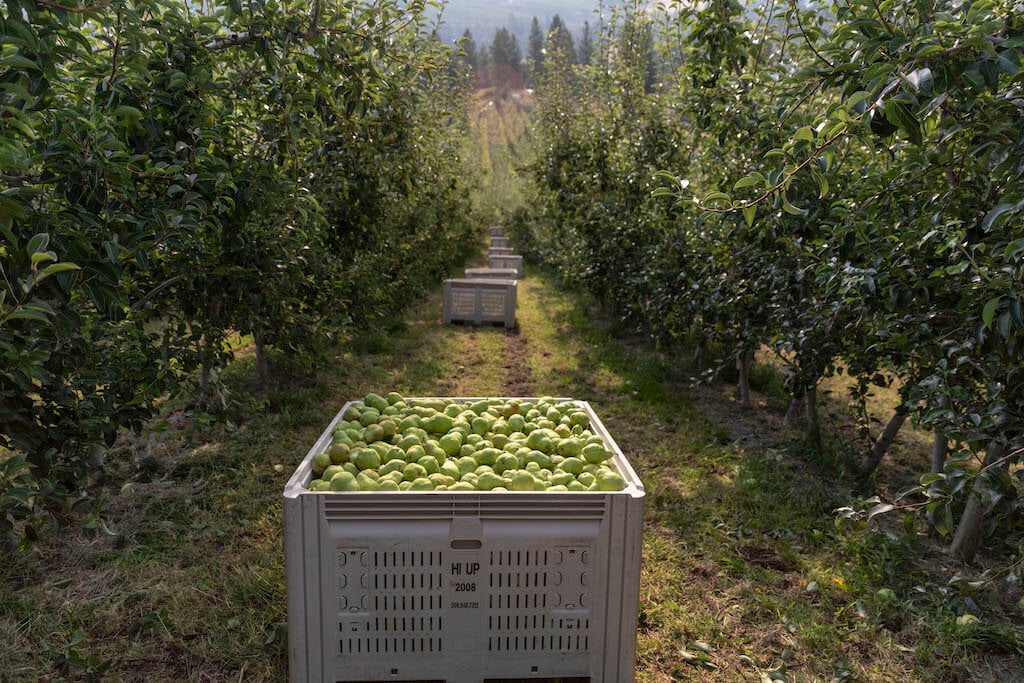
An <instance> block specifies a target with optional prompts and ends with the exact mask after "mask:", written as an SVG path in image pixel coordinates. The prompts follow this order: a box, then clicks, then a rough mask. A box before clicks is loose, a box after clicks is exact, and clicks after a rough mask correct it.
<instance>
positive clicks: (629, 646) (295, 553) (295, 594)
mask: <svg viewBox="0 0 1024 683" xmlns="http://www.w3.org/2000/svg"><path fill="white" fill-rule="evenodd" d="M438 398H442V399H443V400H449V399H450V400H454V401H457V402H460V403H463V402H466V403H468V402H475V401H480V400H490V399H496V398H501V399H502V400H521V401H537V400H539V397H483V396H481V397H457V398H456V397H449V398H444V397H416V398H408V399H406V400H408V401H412V400H437V399H438ZM553 400H554V401H557V402H559V403H563V402H572V403H574V404H575V405H577V406H579V407H581V408H583V409H584V410H585V411H586V412H587V414H588V416H589V417H590V420H591V431H592V432H593V433H595V434H598V435H600V436H601V438H602V439H603V440H604V441H605V443H606V445H607V446H608V448H609V450H611V451H612V453H613V462H614V463H615V466H616V468H617V470H618V471H619V473H620V474H621V475H622V477H623V480H624V481H625V483H626V488H625V489H623V490H622V491H616V492H600V491H594V492H591V491H580V492H556V493H546V492H516V491H508V492H498V493H494V492H481V491H422V492H396V493H380V492H362V491H359V492H346V493H342V492H312V491H309V490H308V489H307V488H306V487H307V486H308V484H309V482H310V481H311V480H312V477H313V473H312V458H313V456H314V455H315V454H317V453H319V452H322V451H323V450H324V449H326V448H327V446H328V444H329V443H330V442H331V437H332V434H333V430H334V428H335V427H336V426H337V424H338V422H340V421H341V419H342V416H343V415H344V413H345V411H346V410H347V409H348V408H349V407H350V406H351V405H353V403H355V401H349V402H347V403H345V405H344V406H342V408H341V410H339V411H338V413H337V415H335V417H334V419H333V420H331V422H330V424H329V425H328V426H327V428H326V429H325V430H324V432H323V433H322V434H321V436H320V438H319V439H317V441H316V442H315V443H314V445H313V446H312V447H311V448H310V449H309V451H308V452H307V454H306V456H305V458H303V460H302V462H301V463H300V464H299V466H298V468H297V469H296V471H295V472H294V473H293V474H292V476H291V478H290V479H289V480H288V483H287V484H286V486H285V490H284V495H283V501H282V502H283V503H284V513H285V557H286V571H287V585H288V593H287V604H288V615H289V628H288V639H289V680H290V681H291V682H292V683H299V682H302V681H305V682H314V681H317V682H323V683H327V681H331V683H333V677H332V678H323V677H322V672H321V671H319V670H317V669H315V668H311V660H310V650H311V649H312V650H314V651H317V650H318V648H320V647H324V645H323V644H322V643H321V641H320V636H319V633H318V631H313V632H310V631H309V623H308V620H309V617H308V616H307V615H310V614H314V613H315V614H318V615H321V616H322V613H321V612H320V610H319V606H320V602H321V594H320V593H319V590H320V586H308V585H307V584H306V578H307V572H308V568H307V564H310V563H311V564H316V563H317V562H318V561H319V560H320V558H319V552H320V549H319V545H318V544H317V545H316V547H310V546H309V545H308V544H307V543H306V542H305V541H304V540H303V539H304V538H305V536H303V535H302V534H304V533H307V532H309V531H311V529H310V528H309V524H310V513H311V512H312V511H314V510H317V509H319V508H320V506H319V505H318V503H317V501H326V500H337V501H341V500H351V501H352V504H353V505H357V504H358V502H357V501H359V500H366V501H367V502H370V501H374V502H382V501H384V500H394V501H407V503H408V504H409V505H411V506H415V505H416V504H417V503H418V502H429V501H431V500H438V501H439V502H440V501H443V500H446V499H447V500H451V501H457V500H459V499H461V498H466V499H469V500H472V499H473V498H477V499H490V498H495V499H502V500H509V501H510V503H511V502H515V501H519V502H520V504H523V505H527V504H529V503H534V504H541V503H545V504H551V503H556V504H559V503H560V504H565V505H571V504H572V502H573V501H586V500H588V499H593V498H595V497H604V499H605V500H606V501H607V504H608V505H609V506H610V507H609V509H610V511H612V510H615V511H617V512H612V513H611V514H612V518H611V519H609V523H612V524H613V525H614V526H615V528H617V529H618V530H619V531H618V533H617V535H614V536H616V538H614V539H613V540H615V541H617V542H621V543H622V546H621V547H619V548H618V551H619V553H620V555H621V562H622V566H621V570H622V572H623V574H622V575H621V577H622V579H623V580H624V581H625V583H624V584H623V585H622V593H621V594H619V595H617V596H615V599H609V600H608V603H607V605H606V606H605V608H604V609H605V610H606V615H605V623H604V624H603V625H601V624H598V626H597V627H595V628H597V629H598V630H597V632H596V633H595V637H598V636H600V635H601V634H602V633H603V635H604V637H605V638H610V637H614V636H619V637H620V638H621V637H623V634H626V638H627V642H625V644H624V645H620V648H619V649H618V650H617V651H616V652H612V651H610V650H609V651H607V652H605V653H603V654H601V655H600V659H601V661H602V667H603V668H602V669H601V672H602V674H603V677H596V678H592V683H631V682H632V681H633V680H634V677H635V657H636V626H637V617H638V611H637V606H638V604H639V603H638V600H639V581H640V562H641V558H640V552H641V543H642V539H641V531H642V509H643V499H644V495H645V492H644V487H643V484H642V482H641V481H640V478H639V477H638V476H637V474H636V472H635V471H634V469H633V467H632V465H630V463H629V462H628V461H627V460H626V458H625V456H624V455H623V453H622V450H621V449H620V448H619V446H618V444H617V443H616V442H615V440H614V439H613V438H612V436H611V435H610V434H609V433H608V431H607V429H606V428H605V426H604V424H603V423H602V422H601V420H600V418H599V417H598V416H597V414H596V412H595V411H594V409H593V407H592V406H591V405H590V404H589V403H588V402H586V401H581V400H576V399H571V398H565V397H559V398H554V399H553ZM615 501H619V503H618V504H616V505H613V504H612V503H614V502H615ZM627 501H631V502H628V503H627ZM311 505H312V507H311ZM629 510H633V511H634V512H636V515H637V516H635V517H633V516H630V515H631V513H629V512H628V511H629ZM623 515H624V516H623ZM623 525H625V526H623ZM315 526H316V524H315V523H314V527H315ZM627 531H632V534H626V533H625V532H627ZM293 532H299V534H298V538H296V534H295V533H293ZM313 537H314V538H316V534H314V535H313ZM609 597H610V598H611V597H612V596H609ZM296 617H304V618H303V620H302V623H301V625H300V624H299V623H296V621H295V620H296ZM318 626H319V627H321V628H322V626H323V624H322V623H319V624H318ZM310 641H312V642H310ZM315 663H316V662H315V661H314V662H312V664H315ZM567 675H572V674H567ZM524 677H528V676H526V675H524ZM443 678H444V679H445V680H447V681H448V683H482V678H481V677H480V676H477V675H475V674H467V673H466V672H459V671H452V672H448V671H445V672H444V674H443ZM338 680H342V679H338ZM345 680H353V679H345ZM396 680H403V679H396ZM405 680H408V679H405ZM417 680H418V679H417Z"/></svg>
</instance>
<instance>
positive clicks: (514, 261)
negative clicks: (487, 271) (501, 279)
mask: <svg viewBox="0 0 1024 683" xmlns="http://www.w3.org/2000/svg"><path fill="white" fill-rule="evenodd" d="M487 265H488V266H490V267H491V268H494V269H498V268H511V269H512V270H514V271H516V279H518V280H522V279H523V257H522V256H519V255H518V254H510V255H509V254H506V255H501V254H492V255H490V256H488V257H487Z"/></svg>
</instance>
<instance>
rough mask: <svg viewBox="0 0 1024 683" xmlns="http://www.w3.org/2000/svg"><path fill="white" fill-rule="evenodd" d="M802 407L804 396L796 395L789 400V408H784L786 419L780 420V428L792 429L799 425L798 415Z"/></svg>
mask: <svg viewBox="0 0 1024 683" xmlns="http://www.w3.org/2000/svg"><path fill="white" fill-rule="evenodd" d="M803 407H804V396H803V394H802V393H801V394H798V395H797V396H794V397H792V398H791V399H789V406H788V407H787V408H786V417H784V418H783V419H782V426H783V427H788V428H789V429H794V428H795V427H796V426H797V425H798V424H800V413H801V412H802V410H803Z"/></svg>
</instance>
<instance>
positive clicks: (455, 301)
mask: <svg viewBox="0 0 1024 683" xmlns="http://www.w3.org/2000/svg"><path fill="white" fill-rule="evenodd" d="M516 289H517V285H516V281H515V280H501V279H470V278H461V279H453V280H445V281H444V324H445V325H448V324H449V323H471V324H473V325H484V324H493V323H500V324H503V325H504V326H505V327H509V328H511V327H515V326H516Z"/></svg>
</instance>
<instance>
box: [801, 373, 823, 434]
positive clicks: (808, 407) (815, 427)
mask: <svg viewBox="0 0 1024 683" xmlns="http://www.w3.org/2000/svg"><path fill="white" fill-rule="evenodd" d="M804 418H805V419H806V420H807V435H808V436H809V437H810V438H811V441H812V442H813V444H814V446H815V448H818V449H820V448H821V425H820V424H819V423H818V387H816V386H813V387H808V388H807V389H806V390H805V392H804Z"/></svg>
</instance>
